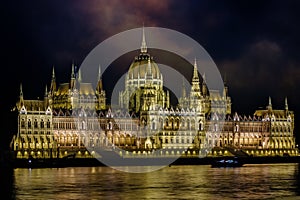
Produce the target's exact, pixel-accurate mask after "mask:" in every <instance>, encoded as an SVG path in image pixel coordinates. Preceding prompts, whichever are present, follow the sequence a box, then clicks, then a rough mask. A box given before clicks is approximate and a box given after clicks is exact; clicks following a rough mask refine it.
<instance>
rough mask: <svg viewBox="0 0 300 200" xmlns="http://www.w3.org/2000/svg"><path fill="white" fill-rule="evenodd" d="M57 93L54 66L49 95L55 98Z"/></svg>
mask: <svg viewBox="0 0 300 200" xmlns="http://www.w3.org/2000/svg"><path fill="white" fill-rule="evenodd" d="M55 92H56V80H55V72H54V66H53V69H52V79H51V84H50V91H49V94H50V95H51V96H53V95H54V93H55Z"/></svg>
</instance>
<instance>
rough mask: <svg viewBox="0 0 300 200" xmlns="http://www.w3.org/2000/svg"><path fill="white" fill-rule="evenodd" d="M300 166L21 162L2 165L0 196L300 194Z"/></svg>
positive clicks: (295, 196)
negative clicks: (120, 166) (152, 167)
mask: <svg viewBox="0 0 300 200" xmlns="http://www.w3.org/2000/svg"><path fill="white" fill-rule="evenodd" d="M131 168H132V169H130V170H131V171H134V170H135V169H134V167H131ZM136 168H137V171H139V169H138V167H136ZM124 171H126V170H124ZM299 171H300V169H299V166H298V164H291V163H290V164H258V165H254V164H252V165H250V164H249V165H245V166H243V167H240V168H211V167H210V166H209V165H198V166H195V165H186V166H184V165H178V166H167V167H164V168H161V169H159V170H156V171H152V172H149V173H127V172H123V171H120V170H115V169H113V168H110V167H67V168H41V169H21V168H19V169H13V170H4V171H3V170H2V171H1V177H0V178H1V179H0V180H1V185H2V187H1V188H2V189H1V190H2V191H1V195H2V196H1V197H0V198H1V199H20V200H21V199H22V200H27V199H32V200H41V199H47V200H48V199H55V200H58V199H84V200H87V199H110V200H111V199H112V200H113V199H134V200H138V199H205V200H206V199H208V200H210V199H212V200H215V199H222V200H225V199H252V200H253V199H300V175H299Z"/></svg>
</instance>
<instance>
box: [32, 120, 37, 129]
mask: <svg viewBox="0 0 300 200" xmlns="http://www.w3.org/2000/svg"><path fill="white" fill-rule="evenodd" d="M33 124H34V125H33V126H34V128H37V127H38V122H37V120H36V119H34V123H33Z"/></svg>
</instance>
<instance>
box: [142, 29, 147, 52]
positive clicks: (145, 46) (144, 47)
mask: <svg viewBox="0 0 300 200" xmlns="http://www.w3.org/2000/svg"><path fill="white" fill-rule="evenodd" d="M141 53H142V54H146V53H147V44H146V39H145V29H144V26H143V36H142V45H141Z"/></svg>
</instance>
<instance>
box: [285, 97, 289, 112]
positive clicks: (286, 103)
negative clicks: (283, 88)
mask: <svg viewBox="0 0 300 200" xmlns="http://www.w3.org/2000/svg"><path fill="white" fill-rule="evenodd" d="M284 108H285V111H288V110H289V105H288V100H287V97H285V99H284Z"/></svg>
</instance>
